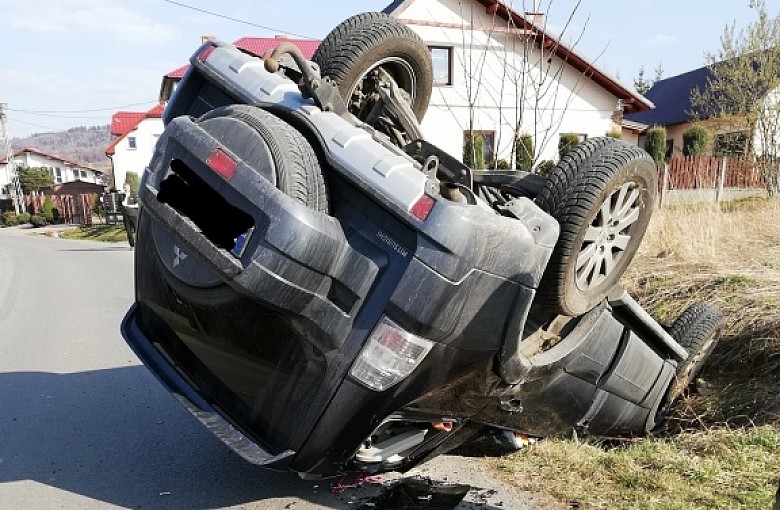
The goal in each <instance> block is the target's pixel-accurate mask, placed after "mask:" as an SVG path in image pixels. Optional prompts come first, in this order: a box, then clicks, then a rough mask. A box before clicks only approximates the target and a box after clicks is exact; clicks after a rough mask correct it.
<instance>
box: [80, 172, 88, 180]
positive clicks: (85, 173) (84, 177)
mask: <svg viewBox="0 0 780 510" xmlns="http://www.w3.org/2000/svg"><path fill="white" fill-rule="evenodd" d="M81 178H82V179H86V178H87V172H86V170H82V171H81Z"/></svg>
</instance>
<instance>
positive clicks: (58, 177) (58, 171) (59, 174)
mask: <svg viewBox="0 0 780 510" xmlns="http://www.w3.org/2000/svg"><path fill="white" fill-rule="evenodd" d="M54 180H55V181H57V183H59V184H62V169H61V168H60V167H57V168H55V169H54Z"/></svg>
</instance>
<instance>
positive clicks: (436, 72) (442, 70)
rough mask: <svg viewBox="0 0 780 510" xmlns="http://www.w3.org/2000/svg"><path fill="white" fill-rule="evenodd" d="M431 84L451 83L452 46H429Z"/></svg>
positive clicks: (444, 84) (442, 84)
mask: <svg viewBox="0 0 780 510" xmlns="http://www.w3.org/2000/svg"><path fill="white" fill-rule="evenodd" d="M430 49H431V62H432V63H433V84H434V85H439V86H446V85H452V47H444V46H431V47H430Z"/></svg>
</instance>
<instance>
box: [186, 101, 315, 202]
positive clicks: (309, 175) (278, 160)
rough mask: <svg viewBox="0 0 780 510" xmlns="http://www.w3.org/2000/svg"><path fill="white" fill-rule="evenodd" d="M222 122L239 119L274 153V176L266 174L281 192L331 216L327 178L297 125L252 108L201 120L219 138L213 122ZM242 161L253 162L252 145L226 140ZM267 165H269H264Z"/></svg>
mask: <svg viewBox="0 0 780 510" xmlns="http://www.w3.org/2000/svg"><path fill="white" fill-rule="evenodd" d="M221 119H235V120H238V121H240V122H242V123H243V124H245V125H247V126H249V127H250V128H252V129H253V130H254V131H255V132H257V133H258V134H259V135H260V137H261V138H262V140H263V141H264V142H265V144H266V145H267V147H268V150H269V151H270V152H271V157H272V159H273V163H274V170H275V172H274V173H273V174H269V175H266V178H268V179H269V180H270V181H271V182H272V183H273V184H275V185H276V187H277V188H279V190H281V191H282V192H283V193H285V194H286V195H288V196H289V197H291V198H293V199H295V200H297V201H299V202H301V203H302V204H304V205H305V206H307V207H308V208H310V209H312V210H314V211H317V212H321V213H327V212H328V207H329V204H328V202H329V200H328V193H327V189H326V185H325V176H324V174H323V172H322V169H321V167H320V163H319V159H318V158H317V154H316V153H315V152H314V149H313V148H312V146H311V144H309V142H308V140H306V138H305V137H304V136H303V135H302V134H301V133H300V132H299V131H298V130H297V129H295V128H294V127H293V126H291V125H290V124H288V123H287V122H285V121H283V120H282V119H280V118H278V117H276V116H275V115H273V114H271V113H269V112H267V111H265V110H262V109H260V108H257V107H255V106H249V105H230V106H224V107H221V108H217V109H215V110H212V111H211V112H209V113H207V114H205V115H203V116H202V117H200V118H199V119H198V120H197V123H198V124H200V125H201V126H202V127H203V129H204V130H206V131H212V133H213V134H214V135H215V136H217V137H219V136H220V134H219V133H218V129H210V126H209V123H213V122H215V121H216V122H219V121H220V120H221ZM223 142H224V143H225V144H226V145H227V146H228V147H229V148H230V150H231V151H233V152H235V153H236V155H237V156H238V157H240V158H241V159H242V160H244V161H247V162H248V163H250V164H251V163H252V159H253V158H255V157H256V156H255V155H254V152H253V151H254V149H256V147H252V146H251V145H252V144H243V145H230V140H227V139H226V140H224V141H223ZM263 166H266V165H263Z"/></svg>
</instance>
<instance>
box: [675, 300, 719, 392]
mask: <svg viewBox="0 0 780 510" xmlns="http://www.w3.org/2000/svg"><path fill="white" fill-rule="evenodd" d="M722 332H723V313H722V312H721V311H720V310H718V309H717V308H715V307H713V306H710V305H708V304H707V303H701V302H699V303H696V304H694V305H693V306H691V307H690V308H688V309H687V310H685V311H684V312H683V313H682V315H680V316H679V317H678V318H677V320H676V321H674V324H672V327H671V328H669V334H670V335H671V336H672V338H674V339H675V340H677V341H678V342H679V343H680V345H682V346H683V347H684V348H685V350H687V351H688V359H686V360H685V361H683V362H681V363H680V364H679V366H678V367H677V373H676V374H675V379H674V382H673V383H672V385H671V386H670V387H669V390H668V392H667V394H666V401H667V402H670V403H671V402H673V401H674V400H675V399H677V398H678V397H680V395H682V393H683V391H685V388H687V387H688V386H689V385H690V384H691V382H693V380H694V379H695V377H696V376H697V375H698V374H699V372H700V371H701V368H702V366H704V362H705V361H706V360H707V358H708V357H709V356H710V354H712V351H713V349H715V345H717V343H718V340H719V339H720V335H721V333H722Z"/></svg>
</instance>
